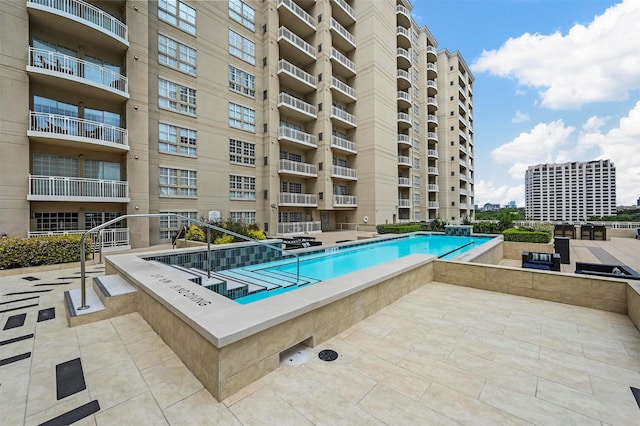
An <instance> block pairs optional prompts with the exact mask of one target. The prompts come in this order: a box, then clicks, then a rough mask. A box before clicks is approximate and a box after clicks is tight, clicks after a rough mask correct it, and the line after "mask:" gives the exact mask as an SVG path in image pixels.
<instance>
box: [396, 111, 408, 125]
mask: <svg viewBox="0 0 640 426" xmlns="http://www.w3.org/2000/svg"><path fill="white" fill-rule="evenodd" d="M398 121H406V122H408V123H409V124H411V117H409V114H407V113H406V112H399V113H398Z"/></svg>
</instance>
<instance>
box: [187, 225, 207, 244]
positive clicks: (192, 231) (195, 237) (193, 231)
mask: <svg viewBox="0 0 640 426" xmlns="http://www.w3.org/2000/svg"><path fill="white" fill-rule="evenodd" d="M186 238H187V240H192V241H206V236H205V232H204V231H203V230H202V228H200V227H199V226H198V225H191V226H190V227H189V230H188V231H187V235H186Z"/></svg>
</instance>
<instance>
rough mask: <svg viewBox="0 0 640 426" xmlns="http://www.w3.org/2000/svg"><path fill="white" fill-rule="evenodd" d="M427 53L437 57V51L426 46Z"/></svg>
mask: <svg viewBox="0 0 640 426" xmlns="http://www.w3.org/2000/svg"><path fill="white" fill-rule="evenodd" d="M427 53H433V54H434V55H437V54H438V51H437V50H436V48H435V47H433V46H427Z"/></svg>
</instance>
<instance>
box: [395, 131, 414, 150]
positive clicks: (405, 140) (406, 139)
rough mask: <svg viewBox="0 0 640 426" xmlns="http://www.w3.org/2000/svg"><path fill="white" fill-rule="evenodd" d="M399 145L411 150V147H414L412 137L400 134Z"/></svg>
mask: <svg viewBox="0 0 640 426" xmlns="http://www.w3.org/2000/svg"><path fill="white" fill-rule="evenodd" d="M398 145H404V146H405V147H408V148H411V146H413V143H412V141H411V137H410V136H409V135H404V134H399V135H398Z"/></svg>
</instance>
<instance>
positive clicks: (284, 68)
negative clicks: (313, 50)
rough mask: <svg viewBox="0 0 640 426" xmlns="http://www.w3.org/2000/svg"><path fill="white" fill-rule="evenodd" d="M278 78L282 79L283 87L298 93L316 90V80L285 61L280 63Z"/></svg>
mask: <svg viewBox="0 0 640 426" xmlns="http://www.w3.org/2000/svg"><path fill="white" fill-rule="evenodd" d="M278 77H280V82H281V84H282V85H283V86H286V87H289V88H291V89H293V90H295V91H296V92H298V93H309V92H312V91H314V90H316V78H315V77H314V76H312V75H311V74H309V73H308V72H306V71H304V70H303V69H301V68H298V67H297V66H295V65H293V64H292V63H291V62H289V61H287V60H285V59H280V60H279V61H278Z"/></svg>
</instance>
